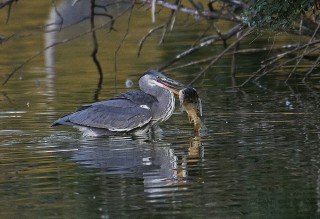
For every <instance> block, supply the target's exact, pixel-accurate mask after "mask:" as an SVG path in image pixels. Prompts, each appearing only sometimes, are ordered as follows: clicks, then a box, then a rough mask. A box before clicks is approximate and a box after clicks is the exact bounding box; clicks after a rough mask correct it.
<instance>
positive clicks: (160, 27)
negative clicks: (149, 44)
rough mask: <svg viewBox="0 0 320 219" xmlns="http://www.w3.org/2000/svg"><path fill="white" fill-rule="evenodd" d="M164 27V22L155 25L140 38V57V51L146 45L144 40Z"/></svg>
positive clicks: (139, 51)
mask: <svg viewBox="0 0 320 219" xmlns="http://www.w3.org/2000/svg"><path fill="white" fill-rule="evenodd" d="M163 27H164V25H163V24H161V25H159V26H157V27H155V28H152V29H151V30H149V32H148V33H147V34H146V35H145V36H144V37H143V38H142V39H141V40H140V42H139V46H138V57H139V56H140V53H141V50H142V47H143V45H144V42H145V41H146V40H147V38H148V37H149V36H150V35H151V34H152V33H154V32H156V31H157V30H159V29H162V28H163Z"/></svg>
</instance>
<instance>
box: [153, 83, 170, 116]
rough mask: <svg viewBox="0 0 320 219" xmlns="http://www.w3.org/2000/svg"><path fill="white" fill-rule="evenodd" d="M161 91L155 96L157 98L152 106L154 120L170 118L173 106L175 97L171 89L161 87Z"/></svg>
mask: <svg viewBox="0 0 320 219" xmlns="http://www.w3.org/2000/svg"><path fill="white" fill-rule="evenodd" d="M161 90H162V91H161V92H158V93H157V96H155V97H156V98H157V100H158V102H156V103H155V104H153V106H152V110H153V111H154V112H155V113H154V118H153V119H154V120H156V121H159V122H163V121H166V120H167V119H169V118H170V116H171V115H172V113H173V111H174V108H175V98H174V94H173V93H172V92H171V91H168V90H166V89H161Z"/></svg>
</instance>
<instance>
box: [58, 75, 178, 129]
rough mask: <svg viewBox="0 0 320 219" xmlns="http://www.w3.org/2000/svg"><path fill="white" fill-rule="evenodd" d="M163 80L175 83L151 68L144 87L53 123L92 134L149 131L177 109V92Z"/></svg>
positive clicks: (141, 81)
mask: <svg viewBox="0 0 320 219" xmlns="http://www.w3.org/2000/svg"><path fill="white" fill-rule="evenodd" d="M160 78H161V80H160ZM162 79H166V80H169V81H170V82H172V81H171V79H168V78H166V77H165V76H164V75H162V74H161V73H159V72H157V71H154V70H149V71H147V72H146V73H145V74H144V75H143V76H142V77H141V78H140V80H139V86H140V89H141V90H133V91H128V92H125V93H121V94H119V95H116V96H115V97H113V98H111V99H109V100H106V101H101V102H95V103H92V104H87V105H83V106H80V107H78V109H77V110H76V111H75V112H73V113H71V114H68V115H66V116H63V117H61V118H59V119H58V120H56V121H55V122H54V123H53V124H52V126H56V125H60V124H66V125H72V126H75V127H77V128H79V129H81V130H85V131H86V132H87V133H88V131H89V132H90V133H91V134H93V135H101V134H116V133H133V134H137V133H143V132H146V131H148V130H149V129H150V128H153V127H157V126H158V124H159V123H160V122H163V121H166V120H167V119H169V118H170V116H171V115H172V113H173V110H174V106H175V98H174V94H173V93H172V92H171V91H170V90H168V89H167V87H166V86H169V83H166V82H164V81H163V80H162ZM177 83H178V82H177Z"/></svg>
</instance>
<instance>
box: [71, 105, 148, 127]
mask: <svg viewBox="0 0 320 219" xmlns="http://www.w3.org/2000/svg"><path fill="white" fill-rule="evenodd" d="M125 106H126V107H119V106H111V105H108V104H107V105H106V104H95V105H92V106H91V107H88V108H87V109H84V110H80V111H77V112H75V113H72V114H70V115H69V116H68V120H69V121H70V122H71V123H73V124H76V125H82V126H87V127H94V128H104V129H108V130H110V131H130V130H132V129H135V128H139V127H142V126H144V125H146V124H147V123H148V122H149V121H150V120H151V119H152V114H151V111H150V110H149V109H146V108H143V107H140V106H138V105H129V106H128V105H125Z"/></svg>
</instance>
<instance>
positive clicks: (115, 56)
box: [114, 1, 135, 90]
mask: <svg viewBox="0 0 320 219" xmlns="http://www.w3.org/2000/svg"><path fill="white" fill-rule="evenodd" d="M134 4H135V1H133V2H132V4H131V6H130V7H129V8H131V10H130V14H129V17H128V21H127V28H126V32H125V33H124V35H123V37H122V39H121V42H120V44H119V45H118V47H117V49H116V51H115V53H114V85H115V89H116V90H117V71H118V68H117V59H118V53H119V51H120V49H121V47H122V45H123V43H124V41H125V39H126V38H127V36H128V34H129V27H130V22H131V17H132V8H133V6H134Z"/></svg>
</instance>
